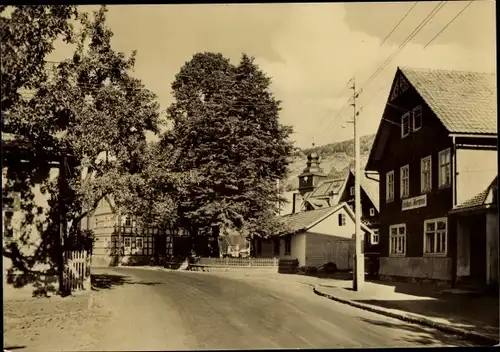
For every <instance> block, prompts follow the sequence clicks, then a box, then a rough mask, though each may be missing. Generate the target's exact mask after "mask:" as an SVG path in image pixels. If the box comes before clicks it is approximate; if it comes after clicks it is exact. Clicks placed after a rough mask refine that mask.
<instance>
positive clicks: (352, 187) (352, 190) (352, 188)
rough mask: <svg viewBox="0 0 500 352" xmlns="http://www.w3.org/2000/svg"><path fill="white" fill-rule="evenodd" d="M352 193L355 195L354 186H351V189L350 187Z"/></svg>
mask: <svg viewBox="0 0 500 352" xmlns="http://www.w3.org/2000/svg"><path fill="white" fill-rule="evenodd" d="M350 194H351V196H353V195H354V186H351V189H350Z"/></svg>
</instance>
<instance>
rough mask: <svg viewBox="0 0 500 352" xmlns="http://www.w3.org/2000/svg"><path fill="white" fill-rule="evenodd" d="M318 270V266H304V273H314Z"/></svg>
mask: <svg viewBox="0 0 500 352" xmlns="http://www.w3.org/2000/svg"><path fill="white" fill-rule="evenodd" d="M317 272H318V268H317V267H315V266H309V267H306V274H316V273H317Z"/></svg>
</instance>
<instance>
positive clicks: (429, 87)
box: [365, 67, 497, 171]
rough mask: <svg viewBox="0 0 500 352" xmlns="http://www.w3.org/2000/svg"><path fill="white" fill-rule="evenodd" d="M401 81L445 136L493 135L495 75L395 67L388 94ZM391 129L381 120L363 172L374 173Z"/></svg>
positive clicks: (494, 130)
mask: <svg viewBox="0 0 500 352" xmlns="http://www.w3.org/2000/svg"><path fill="white" fill-rule="evenodd" d="M401 78H405V79H406V80H407V81H408V83H409V84H410V86H412V87H413V88H414V89H415V91H416V92H417V93H418V94H419V95H420V96H421V98H422V99H423V100H424V102H425V103H426V104H427V106H428V107H429V108H430V109H431V110H432V111H433V112H434V114H435V115H436V116H437V118H438V119H439V121H441V123H442V124H443V126H444V127H445V129H446V130H447V131H448V133H456V134H478V135H479V134H482V135H484V134H486V135H492V136H495V135H497V108H496V103H497V98H496V74H494V73H480V72H467V71H454V70H437V69H417V68H408V67H398V69H397V71H396V74H395V77H394V80H393V83H392V87H391V91H392V90H393V89H395V87H396V85H397V84H396V83H397V82H399V81H398V80H400V79H401ZM390 96H391V94H390V95H389V98H388V99H390ZM388 105H389V104H387V105H386V109H387V106H388ZM386 109H385V110H384V113H383V115H385V113H386ZM394 127H395V126H394V125H393V124H392V123H391V121H385V120H383V119H381V122H380V124H379V127H378V130H377V134H376V136H375V140H374V143H373V147H372V149H371V151H370V156H369V158H368V162H367V163H366V167H365V170H370V171H376V170H375V165H374V164H373V163H374V162H375V161H377V160H379V159H380V158H381V157H382V154H383V153H382V151H383V148H384V146H385V143H386V141H387V138H388V136H389V134H390V131H391V129H392V128H394Z"/></svg>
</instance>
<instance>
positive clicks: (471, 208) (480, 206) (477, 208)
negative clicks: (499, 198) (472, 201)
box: [448, 204, 495, 214]
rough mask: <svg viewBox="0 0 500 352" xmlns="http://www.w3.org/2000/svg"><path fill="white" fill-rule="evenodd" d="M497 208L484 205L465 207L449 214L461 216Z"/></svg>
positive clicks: (492, 205)
mask: <svg viewBox="0 0 500 352" xmlns="http://www.w3.org/2000/svg"><path fill="white" fill-rule="evenodd" d="M493 207H495V204H482V205H477V206H474V207H463V208H456V209H452V210H450V211H449V212H448V214H461V213H468V212H474V211H480V210H487V209H491V208H493Z"/></svg>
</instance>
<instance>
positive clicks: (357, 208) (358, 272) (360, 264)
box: [351, 78, 365, 291]
mask: <svg viewBox="0 0 500 352" xmlns="http://www.w3.org/2000/svg"><path fill="white" fill-rule="evenodd" d="M351 89H352V91H353V94H352V104H351V105H352V107H353V121H352V123H353V125H354V169H355V171H354V182H355V184H354V214H355V224H356V226H355V231H356V234H355V238H356V256H355V257H354V262H355V264H354V275H353V283H352V286H353V287H352V289H353V290H354V291H361V290H363V287H364V283H365V258H364V253H363V234H362V233H361V185H360V183H361V166H360V161H361V160H360V145H359V133H358V130H357V119H358V116H359V111H357V107H356V99H357V98H358V96H359V93H360V92H358V91H356V79H355V78H353V79H352V87H351Z"/></svg>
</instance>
